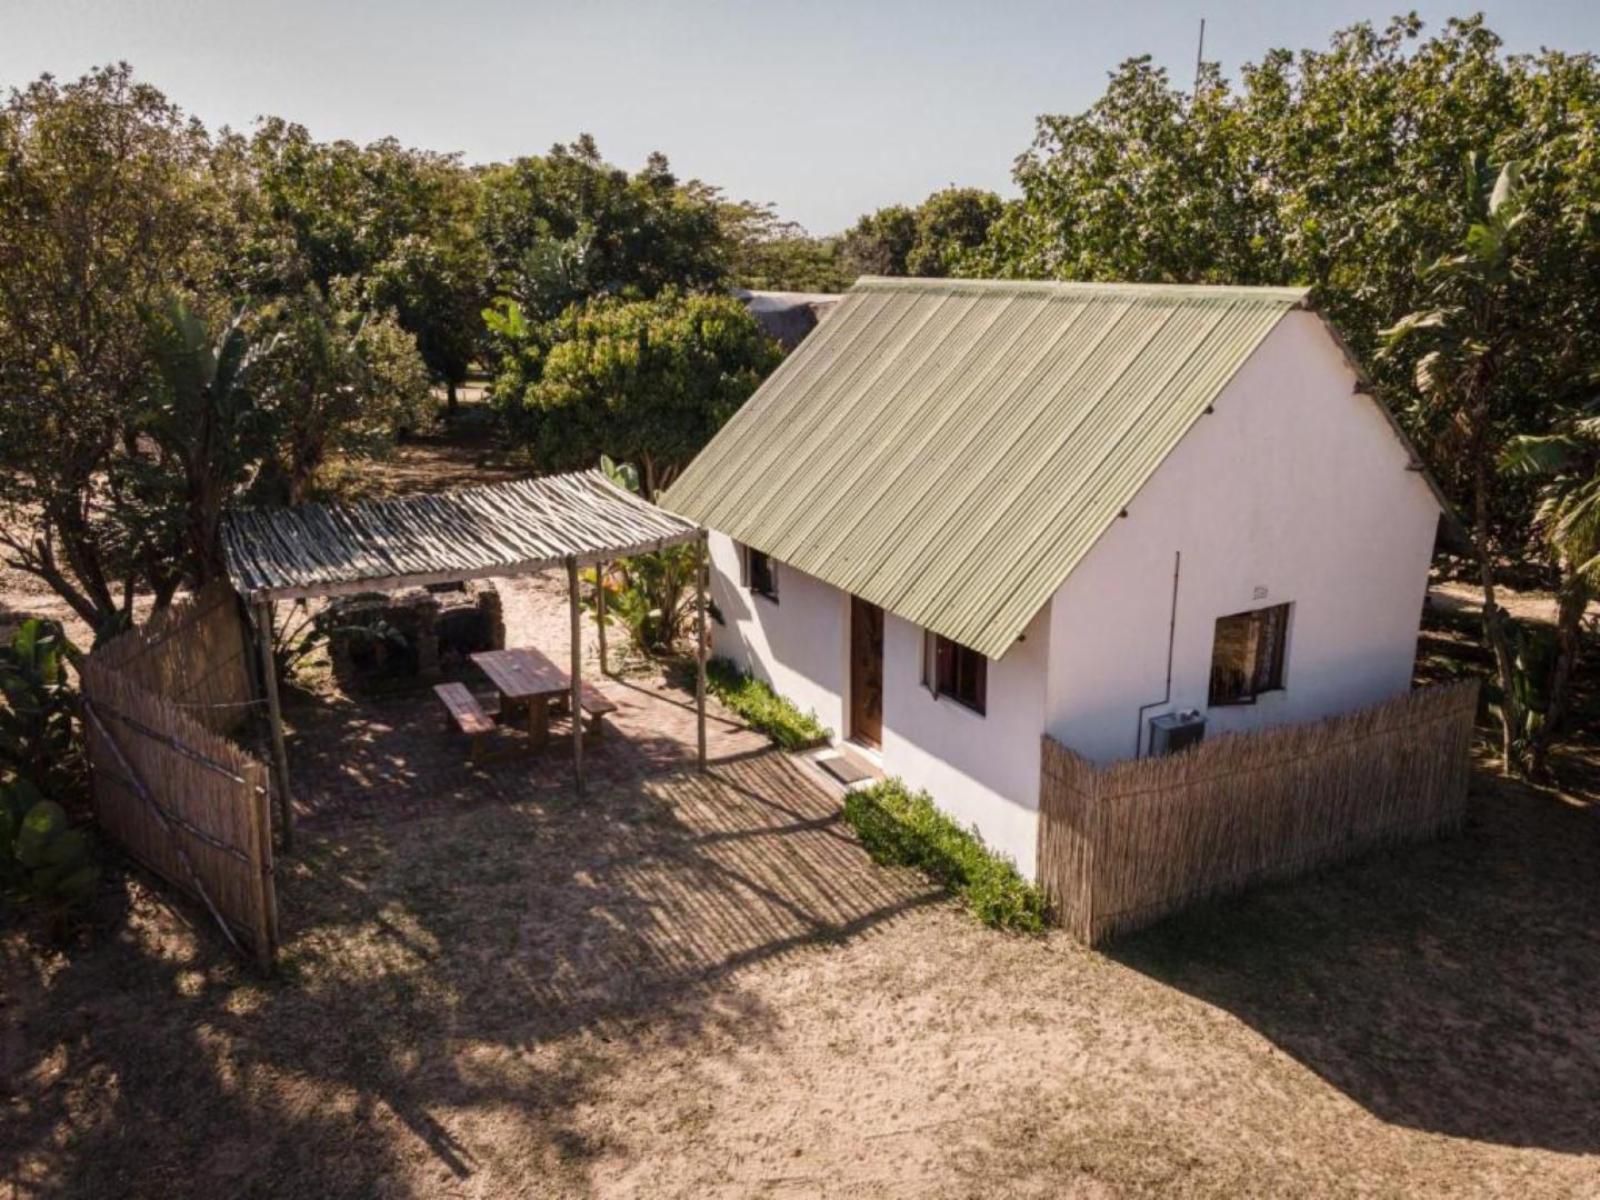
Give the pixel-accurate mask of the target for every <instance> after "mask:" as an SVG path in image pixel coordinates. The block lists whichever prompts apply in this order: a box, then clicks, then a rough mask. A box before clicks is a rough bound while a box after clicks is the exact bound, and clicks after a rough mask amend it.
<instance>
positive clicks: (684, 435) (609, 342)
mask: <svg viewBox="0 0 1600 1200" xmlns="http://www.w3.org/2000/svg"><path fill="white" fill-rule="evenodd" d="M513 311H515V310H513ZM515 321H516V322H520V321H521V316H520V313H518V314H517V316H516V318H515ZM523 327H524V328H526V326H523ZM547 336H548V338H549V343H548V344H549V349H548V351H547V352H546V353H545V354H544V355H543V361H542V369H541V370H540V372H539V375H538V378H537V379H536V380H534V381H532V382H530V383H529V384H528V385H527V386H526V387H525V389H524V390H523V392H522V393H521V394H520V395H510V394H508V393H506V392H503V391H502V390H501V388H500V386H499V385H497V386H496V395H497V396H499V397H500V398H501V401H502V403H505V404H507V405H508V406H509V407H510V410H511V411H510V413H509V414H508V415H509V416H510V417H511V419H512V421H513V423H514V425H515V426H516V427H517V429H518V431H519V434H520V436H521V437H522V438H523V439H524V440H525V441H526V443H527V444H528V445H529V447H530V448H531V451H532V453H533V454H534V456H535V457H536V459H537V460H538V462H539V463H540V465H541V466H543V467H545V468H548V469H570V468H574V467H579V466H582V465H585V464H588V463H592V462H594V461H595V460H596V459H597V458H598V457H599V456H600V455H602V454H605V455H609V456H610V457H612V458H614V459H617V460H619V461H627V462H634V463H637V464H638V465H639V468H640V472H641V474H642V477H643V480H642V482H643V488H644V494H645V495H646V496H654V495H655V494H656V493H657V492H658V491H660V489H662V488H663V487H665V486H666V485H667V484H668V483H669V482H670V481H671V479H672V477H673V475H674V474H675V473H676V472H677V471H678V470H679V469H680V468H681V467H682V466H683V464H685V463H687V462H688V461H689V459H690V458H692V457H693V456H694V455H695V454H696V453H697V452H698V451H699V450H700V448H701V447H702V446H704V445H705V443H706V442H707V441H709V440H710V438H711V435H712V434H713V433H715V432H716V431H717V430H718V429H719V428H720V427H721V426H722V423H723V422H724V421H726V420H727V419H728V418H729V417H730V416H732V415H733V413H734V412H735V411H737V410H738V408H739V406H740V405H741V404H743V403H744V401H745V400H746V399H747V398H748V397H749V395H750V393H751V392H753V391H754V390H755V389H756V386H757V385H758V384H759V383H760V382H761V380H762V379H763V378H764V377H765V376H766V374H767V373H768V372H769V371H771V370H772V368H773V367H774V366H776V365H777V363H778V360H779V358H780V357H781V353H780V351H779V350H778V347H777V345H776V343H774V342H773V341H772V340H771V339H770V338H768V337H767V336H766V335H765V334H764V333H762V331H761V329H760V327H759V326H758V325H757V324H756V322H755V319H754V318H753V317H751V316H750V314H749V313H748V312H747V311H746V310H745V308H744V306H743V305H742V304H740V303H739V302H738V301H737V300H735V299H733V298H731V297H728V296H684V295H680V294H679V293H677V292H673V291H668V292H664V293H662V294H661V295H659V296H657V297H656V298H655V299H653V300H633V301H626V300H620V299H614V298H600V299H595V300H591V301H589V302H588V303H586V304H583V305H574V306H573V307H572V308H570V309H568V310H567V312H566V313H565V314H563V315H562V317H561V319H560V320H559V321H557V322H554V323H553V325H552V326H551V327H550V329H549V330H548V332H547Z"/></svg>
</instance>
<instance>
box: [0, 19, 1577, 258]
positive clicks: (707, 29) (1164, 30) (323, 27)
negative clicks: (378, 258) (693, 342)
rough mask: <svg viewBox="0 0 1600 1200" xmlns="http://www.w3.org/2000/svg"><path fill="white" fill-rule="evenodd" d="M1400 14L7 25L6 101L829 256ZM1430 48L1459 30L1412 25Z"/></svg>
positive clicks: (1535, 23)
mask: <svg viewBox="0 0 1600 1200" xmlns="http://www.w3.org/2000/svg"><path fill="white" fill-rule="evenodd" d="M1406 7H1407V5H1406V4H1405V3H1404V0H1395V3H1393V4H1392V5H1389V4H1382V3H1374V2H1372V0H1050V2H1045V0H959V2H958V0H854V2H841V0H790V2H788V3H775V2H773V0H743V2H736V0H678V2H677V3H645V2H641V0H635V2H634V3H618V2H613V0H565V2H557V3H551V2H548V0H390V2H389V3H377V2H376V0H248V2H246V0H101V2H99V3H90V2H85V0H0V85H18V84H22V83H25V82H27V81H28V80H30V79H32V78H34V77H35V76H37V75H38V74H40V73H41V72H45V71H48V72H51V73H52V74H55V75H57V76H59V77H72V76H76V75H78V74H81V73H82V72H83V71H84V70H85V69H86V68H88V67H90V66H92V65H95V64H99V63H105V62H111V61H114V60H117V59H126V60H127V61H129V62H131V63H132V64H133V65H134V67H135V69H136V70H137V71H138V72H139V74H140V75H141V76H142V77H143V78H144V79H146V80H148V81H149V82H151V83H154V84H156V85H157V86H158V87H160V88H161V89H162V90H163V91H165V92H166V93H167V94H168V96H169V97H170V98H171V99H173V100H174V101H176V102H177V103H178V104H180V105H182V106H183V107H184V108H185V109H186V110H188V111H189V112H191V113H193V114H195V115H197V116H198V117H200V118H201V119H202V120H203V121H204V122H205V123H206V124H207V125H209V126H212V127H216V126H219V125H223V124H228V125H232V126H234V127H235V128H241V129H247V128H249V126H250V124H251V123H252V122H253V121H254V120H255V118H256V117H258V116H260V115H262V114H264V113H275V114H278V115H281V116H283V117H286V118H289V119H291V120H295V121H300V122H302V123H303V124H305V125H307V126H308V127H310V129H311V130H312V132H313V133H314V134H315V135H316V136H318V137H322V138H330V139H331V138H340V137H345V138H353V139H355V140H357V141H371V140H373V139H376V138H379V137H383V136H385V135H388V134H393V135H394V136H395V137H397V138H399V139H400V140H401V141H403V142H405V143H407V144H410V145H415V146H424V147H428V148H430V149H435V150H452V151H459V152H461V153H462V154H463V155H464V156H465V157H466V158H467V159H468V160H469V161H488V160H496V159H505V158H510V157H513V156H515V155H518V154H524V153H539V152H542V151H544V150H546V149H548V148H549V146H550V145H551V144H552V143H554V142H557V141H570V140H571V139H572V138H573V137H575V136H576V135H577V134H578V133H579V132H589V133H592V134H594V135H595V137H596V138H597V139H598V140H599V143H600V149H601V151H602V153H603V154H604V155H605V156H606V158H607V159H609V160H610V161H612V162H614V163H616V164H618V165H620V166H625V167H628V168H630V169H633V168H637V167H638V166H640V165H641V164H642V163H643V161H644V158H645V156H646V155H647V154H648V153H649V152H650V151H651V150H656V149H659V150H662V151H664V152H665V153H666V154H667V155H668V156H669V157H670V158H671V160H672V163H673V166H674V167H675V169H676V170H677V171H678V173H679V174H680V175H681V176H684V177H689V176H696V177H699V178H702V179H705V180H707V181H709V182H711V183H716V184H719V185H720V186H722V187H723V188H724V189H726V191H727V192H728V193H729V194H730V195H732V196H735V197H740V198H746V199H752V200H770V201H773V202H774V203H776V205H777V206H778V210H779V211H780V212H781V213H782V214H783V215H784V216H786V217H790V218H793V219H795V220H798V221H800V222H802V223H803V224H804V225H806V227H807V228H809V229H810V230H811V231H812V232H814V233H829V232H833V231H836V230H838V229H840V228H842V227H844V226H846V225H848V224H849V223H850V222H851V221H852V220H853V219H854V218H855V217H856V216H857V215H858V214H859V213H861V212H863V211H865V210H868V209H871V208H875V207H878V206H879V205H883V204H889V203H894V202H896V201H910V202H915V201H918V200H920V199H921V198H922V197H923V196H925V195H926V194H927V193H928V192H930V191H932V190H934V189H935V188H939V187H943V186H945V185H947V184H950V183H959V184H974V185H978V186H982V187H989V188H994V189H996V190H998V191H1002V192H1007V191H1009V189H1010V170H1011V163H1012V160H1013V159H1015V157H1016V156H1017V155H1018V154H1019V153H1020V152H1021V151H1023V150H1024V149H1026V147H1027V146H1028V144H1029V142H1030V140H1031V138H1032V136H1033V121H1034V117H1035V116H1036V115H1037V114H1039V113H1041V112H1069V111H1074V110H1077V109H1081V108H1083V107H1084V106H1085V105H1087V104H1088V103H1090V102H1091V101H1093V99H1094V98H1095V97H1096V96H1097V95H1098V94H1099V93H1100V91H1101V89H1102V88H1103V86H1104V83H1105V78H1106V74H1107V72H1109V71H1110V70H1112V69H1113V68H1114V67H1115V66H1116V65H1117V63H1118V62H1120V61H1121V60H1123V59H1124V58H1127V57H1129V56H1131V55H1135V54H1144V53H1148V54H1151V55H1153V56H1154V57H1155V59H1156V60H1157V61H1158V62H1160V63H1162V64H1164V65H1166V66H1167V67H1169V68H1170V69H1171V70H1172V71H1173V73H1174V76H1175V77H1176V78H1178V79H1181V80H1185V81H1186V80H1187V79H1189V78H1190V77H1191V76H1192V73H1193V70H1194V56H1195V39H1196V34H1197V32H1198V28H1199V23H1200V18H1201V17H1202V16H1204V17H1205V18H1206V57H1207V58H1208V59H1216V60H1218V61H1220V62H1221V63H1222V64H1223V67H1224V70H1225V71H1227V72H1228V73H1229V74H1230V75H1231V74H1234V73H1235V72H1236V71H1237V68H1238V67H1239V65H1240V64H1241V63H1244V62H1249V61H1253V60H1255V59H1257V58H1259V57H1260V55H1261V53H1262V51H1263V50H1265V49H1267V48H1269V47H1272V46H1280V45H1286V46H1291V47H1294V48H1300V47H1304V46H1319V47H1320V46H1323V45H1325V44H1326V42H1327V39H1328V37H1329V35H1330V34H1331V33H1332V31H1333V30H1335V29H1337V28H1340V27H1342V26H1345V25H1348V24H1351V23H1352V22H1355V21H1358V20H1362V19H1371V20H1374V21H1376V22H1378V23H1380V24H1381V23H1383V22H1384V21H1385V20H1386V19H1387V17H1388V16H1389V15H1390V13H1391V12H1392V11H1394V10H1404V9H1405V8H1406ZM1417 7H1418V11H1420V12H1421V13H1422V15H1423V17H1424V19H1425V20H1427V22H1428V24H1429V26H1430V27H1433V28H1436V27H1437V26H1438V25H1439V24H1440V23H1441V22H1442V21H1443V19H1444V18H1445V17H1446V16H1448V15H1450V14H1452V13H1464V12H1470V11H1472V10H1473V8H1474V7H1478V6H1473V5H1471V4H1470V3H1466V4H1463V5H1462V6H1460V7H1456V6H1451V5H1439V4H1434V3H1423V4H1419V5H1418V6H1417ZM1481 7H1483V8H1484V10H1485V11H1486V12H1487V13H1488V16H1489V22H1490V25H1491V26H1492V27H1493V28H1494V29H1495V30H1496V31H1497V32H1499V33H1500V35H1501V36H1502V37H1503V38H1504V39H1505V41H1506V43H1507V47H1508V48H1509V49H1510V50H1513V51H1534V50H1537V49H1539V48H1540V47H1541V46H1550V47H1553V48H1557V49H1563V50H1600V0H1516V2H1512V3H1504V2H1500V0H1491V2H1489V3H1487V4H1483V5H1481Z"/></svg>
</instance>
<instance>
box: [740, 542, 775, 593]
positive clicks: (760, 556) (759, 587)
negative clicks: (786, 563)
mask: <svg viewBox="0 0 1600 1200" xmlns="http://www.w3.org/2000/svg"><path fill="white" fill-rule="evenodd" d="M743 582H744V586H745V587H747V588H749V589H750V590H751V591H752V592H754V593H755V594H756V595H758V596H765V597H766V598H767V599H768V600H771V601H772V602H773V603H774V604H776V603H777V602H778V572H777V564H776V563H774V562H773V561H772V559H771V558H769V557H768V556H767V555H766V554H764V553H762V552H761V551H760V550H757V549H756V548H755V547H754V546H746V547H745V548H744V581H743Z"/></svg>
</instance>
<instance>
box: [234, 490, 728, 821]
mask: <svg viewBox="0 0 1600 1200" xmlns="http://www.w3.org/2000/svg"><path fill="white" fill-rule="evenodd" d="M222 538H223V550H224V553H225V555H226V559H227V564H228V574H229V576H230V577H231V578H232V580H233V585H234V587H235V588H237V589H238V591H239V594H240V595H241V596H243V597H245V598H246V600H247V601H248V602H249V603H250V604H251V605H252V606H253V607H254V610H255V613H256V620H257V632H258V636H259V637H260V639H261V657H262V666H263V674H264V676H265V678H264V686H265V689H266V693H267V697H266V698H267V702H268V708H269V710H270V712H271V717H272V740H273V762H274V768H275V772H276V774H277V785H278V797H279V807H280V812H281V814H282V817H283V830H284V839H285V845H286V847H287V845H288V844H289V842H290V840H291V837H292V834H291V829H292V825H291V822H290V793H289V770H288V761H287V756H286V754H285V751H284V745H283V722H282V718H281V715H280V712H279V705H278V695H277V680H276V678H275V672H274V670H273V668H272V650H271V646H272V604H273V602H274V601H277V600H294V599H302V598H306V597H313V596H336V595H342V594H350V593H354V592H372V591H389V590H392V589H396V588H402V587H414V586H420V585H426V584H436V583H455V582H464V581H466V580H469V579H482V578H486V577H489V576H509V575H527V574H533V573H535V572H538V571H545V570H549V569H551V568H554V567H564V568H565V569H566V572H567V578H568V581H569V589H568V590H569V592H570V598H571V604H572V711H573V714H574V719H573V723H572V724H573V744H572V752H573V760H574V763H575V766H576V768H577V780H578V790H579V791H580V792H581V791H582V790H583V737H582V728H581V722H580V721H579V720H578V719H577V713H578V711H579V700H580V697H579V690H580V679H581V669H582V661H581V636H580V626H579V595H578V568H579V567H580V566H582V565H588V564H596V563H605V562H608V561H610V560H612V559H617V558H626V557H628V556H629V555H634V554H644V553H648V552H650V551H653V550H660V549H663V548H664V547H667V546H672V545H678V544H682V543H685V542H693V541H699V542H700V550H699V554H700V568H699V570H698V571H697V573H696V576H697V579H698V580H699V590H700V595H699V603H700V609H701V612H702V617H701V620H700V621H699V624H698V626H697V629H698V632H699V639H698V640H699V646H698V652H697V655H696V657H697V659H698V663H699V669H698V670H697V672H696V687H695V692H696V696H695V699H696V707H697V709H698V717H699V762H700V767H701V769H702V770H703V769H704V768H705V657H706V645H705V621H704V617H703V612H704V608H705V547H704V531H703V530H702V529H701V528H700V527H699V526H698V525H695V524H694V523H693V522H691V521H686V520H684V519H683V518H681V517H677V516H674V515H672V514H671V513H668V512H665V511H664V510H662V509H659V508H657V507H656V506H655V505H653V504H651V503H649V502H648V501H646V500H642V499H640V498H639V497H638V496H635V495H633V494H632V493H631V492H628V491H625V490H624V489H622V488H619V487H617V486H616V485H615V484H613V483H612V482H611V481H610V480H609V479H607V478H606V477H605V476H604V475H603V474H601V473H600V472H599V471H583V472H578V473H574V474H570V475H552V476H547V477H545V478H543V479H527V480H519V481H516V482H512V483H497V484H489V485H487V486H484V487H476V488H467V489H465V490H463V491H459V492H449V493H444V494H440V495H427V496H406V497H402V498H400V499H396V500H376V501H369V502H365V503H360V504H345V505H335V504H302V505H298V506H296V507H294V508H281V509H263V510H256V511H244V512H237V513H232V514H230V515H229V517H228V519H227V521H226V522H225V523H224V526H223V534H222ZM602 636H603V635H602Z"/></svg>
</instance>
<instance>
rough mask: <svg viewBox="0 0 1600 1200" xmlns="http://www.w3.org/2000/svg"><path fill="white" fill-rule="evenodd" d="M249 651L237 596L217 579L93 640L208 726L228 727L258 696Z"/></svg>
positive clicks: (135, 678)
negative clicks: (102, 641) (128, 626)
mask: <svg viewBox="0 0 1600 1200" xmlns="http://www.w3.org/2000/svg"><path fill="white" fill-rule="evenodd" d="M251 653H252V650H251V639H250V636H249V632H248V631H247V630H246V629H245V625H244V619H243V616H242V614H241V612H240V608H239V597H238V595H237V594H236V593H235V592H234V590H233V588H232V587H230V586H229V585H228V583H227V582H226V581H225V580H218V581H217V582H215V583H211V584H207V585H206V586H205V587H203V588H201V589H200V591H198V592H197V593H195V594H194V596H192V597H190V598H188V599H186V600H180V601H178V602H177V603H176V604H173V605H172V606H171V607H169V608H166V609H163V610H162V611H161V612H158V613H153V614H151V617H150V619H149V620H148V621H146V622H145V623H144V624H143V625H140V626H137V627H135V628H133V629H130V630H127V631H126V632H124V633H121V634H119V635H118V636H117V637H115V638H113V639H111V641H109V642H107V643H106V644H105V645H104V646H101V647H98V648H97V649H96V650H95V652H94V657H95V658H96V660H98V661H99V662H100V663H102V664H103V665H105V666H107V667H110V668H111V669H112V670H114V671H116V672H117V673H118V674H120V675H122V676H123V677H124V678H125V679H128V680H129V681H131V682H133V683H135V684H137V685H138V686H140V687H142V688H144V689H145V690H146V691H148V692H153V693H154V694H155V695H157V696H161V697H164V698H165V699H167V700H169V701H170V702H172V704H174V705H176V706H177V707H179V708H181V709H184V710H185V711H187V712H188V713H189V715H190V716H191V717H193V718H194V719H195V720H196V721H197V722H199V723H200V724H201V725H203V726H204V727H205V728H207V729H209V730H210V731H212V732H213V733H230V732H232V731H233V730H235V729H237V728H238V727H239V726H240V725H241V724H242V723H243V722H244V721H245V719H246V718H248V717H249V715H250V710H251V707H252V705H254V704H255V703H256V686H255V674H254V670H253V668H252V665H251Z"/></svg>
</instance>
